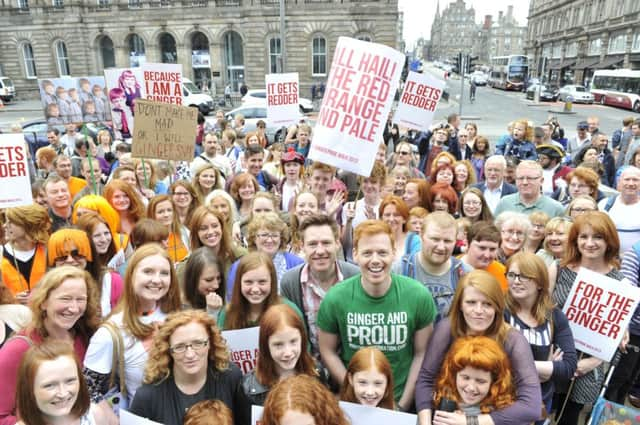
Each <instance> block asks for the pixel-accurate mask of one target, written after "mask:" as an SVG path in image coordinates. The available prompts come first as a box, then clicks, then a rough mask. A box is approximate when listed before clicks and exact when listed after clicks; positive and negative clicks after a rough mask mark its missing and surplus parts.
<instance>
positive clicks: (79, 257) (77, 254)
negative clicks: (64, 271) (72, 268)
mask: <svg viewBox="0 0 640 425" xmlns="http://www.w3.org/2000/svg"><path fill="white" fill-rule="evenodd" d="M69 257H72V258H73V259H74V260H76V261H78V260H82V259H83V258H84V255H82V254H80V251H78V250H77V249H72V250H71V251H69V253H68V254H67V255H63V256H60V257H56V259H55V262H56V263H64V262H65V261H67V260H68V259H69Z"/></svg>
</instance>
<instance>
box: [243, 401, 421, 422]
mask: <svg viewBox="0 0 640 425" xmlns="http://www.w3.org/2000/svg"><path fill="white" fill-rule="evenodd" d="M340 408H341V409H342V411H343V412H344V413H345V414H346V415H347V417H348V418H349V420H350V421H349V423H350V424H351V425H389V424H393V425H416V424H417V423H418V416H417V415H412V414H410V413H403V412H396V411H395V410H389V409H381V408H378V407H369V406H363V405H362V404H357V403H349V402H346V401H341V402H340ZM263 411H264V407H262V406H255V405H254V406H251V424H252V425H260V424H261V421H260V419H261V418H262V412H263Z"/></svg>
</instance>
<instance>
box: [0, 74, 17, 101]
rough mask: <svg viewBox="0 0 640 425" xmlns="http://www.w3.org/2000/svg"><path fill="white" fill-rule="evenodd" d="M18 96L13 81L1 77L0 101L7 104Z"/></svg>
mask: <svg viewBox="0 0 640 425" xmlns="http://www.w3.org/2000/svg"><path fill="white" fill-rule="evenodd" d="M15 95H16V89H15V87H13V81H11V78H9V77H0V99H2V100H3V101H5V102H9V101H11V100H12V99H13V98H14V97H15Z"/></svg>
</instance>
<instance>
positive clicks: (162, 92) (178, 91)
mask: <svg viewBox="0 0 640 425" xmlns="http://www.w3.org/2000/svg"><path fill="white" fill-rule="evenodd" d="M142 79H143V93H144V96H143V97H144V98H145V99H147V100H153V101H154V102H161V103H170V104H172V105H182V65H180V64H173V63H145V64H144V65H142Z"/></svg>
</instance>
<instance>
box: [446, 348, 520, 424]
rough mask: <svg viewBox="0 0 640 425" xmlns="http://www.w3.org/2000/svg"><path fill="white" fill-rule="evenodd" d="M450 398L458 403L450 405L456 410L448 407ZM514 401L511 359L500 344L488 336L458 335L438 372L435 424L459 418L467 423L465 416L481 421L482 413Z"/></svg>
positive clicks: (468, 420) (451, 421)
mask: <svg viewBox="0 0 640 425" xmlns="http://www.w3.org/2000/svg"><path fill="white" fill-rule="evenodd" d="M447 401H450V402H453V403H455V409H453V406H451V407H450V408H451V409H452V410H455V411H450V410H449V409H450V408H445V404H447ZM514 401H515V387H514V384H513V380H512V374H511V363H510V362H509V358H508V357H507V355H506V354H505V352H504V350H503V349H502V347H500V344H499V343H498V342H496V341H495V340H494V339H492V338H488V337H485V336H471V337H463V338H458V339H456V340H455V342H454V343H453V344H452V345H451V348H450V349H449V352H448V353H447V356H446V357H445V359H444V362H443V364H442V370H441V372H440V376H438V381H437V384H436V391H435V395H434V404H433V405H434V406H438V407H436V412H435V415H434V418H433V424H434V425H443V424H448V423H454V422H453V421H454V420H456V419H457V420H458V422H459V423H465V416H466V417H467V418H466V423H476V424H477V423H478V420H477V416H478V415H480V414H482V413H489V412H491V411H493V410H495V409H503V408H505V407H507V406H509V405H510V404H512V403H513V402H514ZM473 417H476V418H475V422H473V419H472V418H473ZM470 419H471V420H472V421H470ZM458 422H455V423H458Z"/></svg>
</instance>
